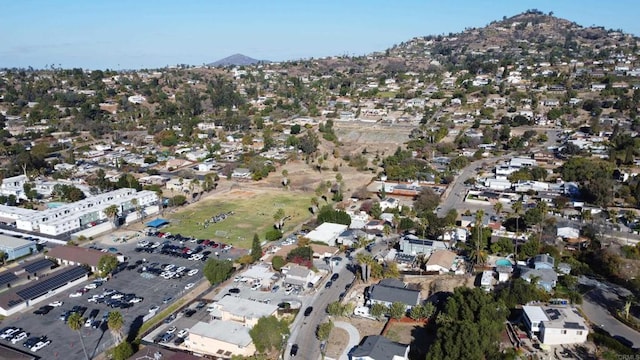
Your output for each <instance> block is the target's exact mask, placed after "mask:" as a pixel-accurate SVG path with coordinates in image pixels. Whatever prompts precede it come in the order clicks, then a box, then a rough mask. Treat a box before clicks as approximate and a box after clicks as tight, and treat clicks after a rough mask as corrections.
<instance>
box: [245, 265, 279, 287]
mask: <svg viewBox="0 0 640 360" xmlns="http://www.w3.org/2000/svg"><path fill="white" fill-rule="evenodd" d="M275 274H276V273H275V272H273V271H272V270H271V267H270V266H269V265H267V264H256V265H253V266H251V267H250V268H249V269H247V270H245V271H244V272H243V273H242V278H243V279H245V280H246V281H249V282H250V283H252V284H258V283H259V284H262V288H269V287H270V286H271V283H272V282H273V280H272V279H273V278H274V275H275Z"/></svg>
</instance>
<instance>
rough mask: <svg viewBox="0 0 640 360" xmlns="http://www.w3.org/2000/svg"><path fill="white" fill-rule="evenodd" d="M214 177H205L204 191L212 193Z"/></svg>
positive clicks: (208, 175)
mask: <svg viewBox="0 0 640 360" xmlns="http://www.w3.org/2000/svg"><path fill="white" fill-rule="evenodd" d="M213 183H214V181H213V176H211V174H207V175H205V176H204V179H203V180H202V188H203V190H204V191H207V192H208V191H211V189H213Z"/></svg>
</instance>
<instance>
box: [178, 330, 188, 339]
mask: <svg viewBox="0 0 640 360" xmlns="http://www.w3.org/2000/svg"><path fill="white" fill-rule="evenodd" d="M187 334H189V329H182V330H180V331H178V334H177V336H178V337H179V338H184V337H185V336H187Z"/></svg>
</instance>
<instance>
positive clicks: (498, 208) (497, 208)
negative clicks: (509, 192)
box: [493, 201, 504, 216]
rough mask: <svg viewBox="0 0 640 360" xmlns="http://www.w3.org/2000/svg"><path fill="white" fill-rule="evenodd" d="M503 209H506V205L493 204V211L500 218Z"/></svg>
mask: <svg viewBox="0 0 640 360" xmlns="http://www.w3.org/2000/svg"><path fill="white" fill-rule="evenodd" d="M503 208H504V205H503V204H502V203H501V202H500V201H498V202H496V203H495V204H493V210H494V211H495V212H496V215H498V216H500V214H501V213H502V209H503Z"/></svg>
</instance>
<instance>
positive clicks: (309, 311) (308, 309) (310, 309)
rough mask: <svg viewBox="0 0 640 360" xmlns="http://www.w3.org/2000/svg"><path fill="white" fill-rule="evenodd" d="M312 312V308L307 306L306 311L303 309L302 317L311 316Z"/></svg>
mask: <svg viewBox="0 0 640 360" xmlns="http://www.w3.org/2000/svg"><path fill="white" fill-rule="evenodd" d="M312 311H313V306H307V308H306V309H304V316H309V315H311V312H312Z"/></svg>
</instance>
